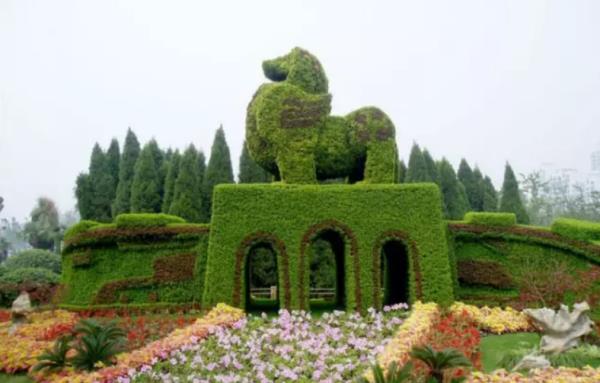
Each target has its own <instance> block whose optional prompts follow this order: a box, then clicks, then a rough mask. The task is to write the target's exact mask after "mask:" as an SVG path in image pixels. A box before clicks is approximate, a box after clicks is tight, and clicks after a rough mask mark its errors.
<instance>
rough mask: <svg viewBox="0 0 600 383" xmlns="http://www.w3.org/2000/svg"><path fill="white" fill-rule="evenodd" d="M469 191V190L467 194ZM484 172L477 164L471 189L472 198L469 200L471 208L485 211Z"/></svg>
mask: <svg viewBox="0 0 600 383" xmlns="http://www.w3.org/2000/svg"><path fill="white" fill-rule="evenodd" d="M468 195H469V192H467V196H468ZM483 195H484V185H483V174H481V170H479V168H478V167H477V166H475V169H473V189H472V190H471V199H470V200H469V202H470V205H471V209H472V210H474V211H483Z"/></svg>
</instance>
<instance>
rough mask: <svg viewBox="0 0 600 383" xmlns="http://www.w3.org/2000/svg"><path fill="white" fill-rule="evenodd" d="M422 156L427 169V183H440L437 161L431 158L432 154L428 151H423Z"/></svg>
mask: <svg viewBox="0 0 600 383" xmlns="http://www.w3.org/2000/svg"><path fill="white" fill-rule="evenodd" d="M422 154H423V161H424V162H425V169H427V177H428V180H427V182H435V183H439V176H438V169H437V166H436V165H435V161H434V160H433V158H432V157H431V154H429V151H427V149H423V152H422Z"/></svg>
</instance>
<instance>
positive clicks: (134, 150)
mask: <svg viewBox="0 0 600 383" xmlns="http://www.w3.org/2000/svg"><path fill="white" fill-rule="evenodd" d="M139 155H140V143H139V142H138V139H137V137H136V135H135V133H134V132H133V131H132V130H131V128H129V129H127V136H126V137H125V145H124V146H123V154H122V155H121V162H120V166H119V181H118V185H117V191H116V199H115V202H114V206H113V217H116V216H117V215H119V214H121V213H129V211H130V203H131V184H132V183H133V176H134V170H135V163H136V161H137V159H138V157H139ZM81 218H84V219H90V218H91V217H83V215H82V216H81Z"/></svg>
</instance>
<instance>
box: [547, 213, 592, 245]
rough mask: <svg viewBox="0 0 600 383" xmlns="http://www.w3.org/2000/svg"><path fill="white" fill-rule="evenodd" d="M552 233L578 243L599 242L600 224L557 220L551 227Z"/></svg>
mask: <svg viewBox="0 0 600 383" xmlns="http://www.w3.org/2000/svg"><path fill="white" fill-rule="evenodd" d="M551 230H552V231H553V232H554V233H557V234H560V235H563V236H565V237H569V238H572V239H576V240H580V241H598V240H600V222H591V221H582V220H578V219H571V218H557V219H555V220H554V222H553V223H552V226H551Z"/></svg>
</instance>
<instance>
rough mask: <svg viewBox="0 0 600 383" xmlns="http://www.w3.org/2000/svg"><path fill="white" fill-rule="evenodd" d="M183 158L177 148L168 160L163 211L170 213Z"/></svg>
mask: <svg viewBox="0 0 600 383" xmlns="http://www.w3.org/2000/svg"><path fill="white" fill-rule="evenodd" d="M180 160H181V154H179V150H176V151H175V152H174V153H173V154H172V155H171V159H170V161H169V162H168V164H169V165H168V169H167V177H166V178H165V187H164V190H165V195H164V197H163V202H162V212H163V213H168V212H169V210H170V209H171V203H172V202H173V194H174V193H175V181H176V180H177V175H178V174H179V162H180Z"/></svg>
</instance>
